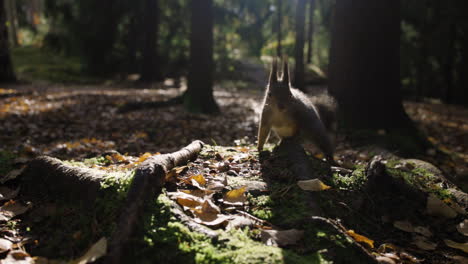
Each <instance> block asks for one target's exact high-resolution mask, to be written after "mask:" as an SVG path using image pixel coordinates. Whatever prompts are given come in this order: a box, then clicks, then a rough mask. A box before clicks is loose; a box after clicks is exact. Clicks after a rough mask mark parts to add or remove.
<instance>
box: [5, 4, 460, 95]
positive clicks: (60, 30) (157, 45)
mask: <svg viewBox="0 0 468 264" xmlns="http://www.w3.org/2000/svg"><path fill="white" fill-rule="evenodd" d="M192 1H193V0H158V1H156V0H154V1H150V0H137V1H132V2H129V1H123V0H113V1H111V0H101V1H94V0H81V1H70V0H4V1H2V7H3V8H4V11H5V19H6V24H5V25H6V27H7V28H8V39H9V42H10V45H9V46H10V47H11V48H12V49H11V51H12V52H13V59H14V62H15V69H16V70H17V73H18V75H19V76H20V77H21V76H22V73H23V72H27V73H31V72H38V75H40V74H39V72H40V73H41V74H45V73H48V74H50V73H51V72H55V73H56V74H55V75H56V76H55V77H57V78H55V79H54V80H59V81H60V78H59V77H60V76H58V72H61V73H63V75H66V74H67V73H70V72H73V73H83V74H90V75H94V76H97V77H98V78H102V77H105V78H115V77H118V78H126V76H128V75H131V74H137V75H138V76H139V77H140V79H141V80H145V79H146V80H147V81H159V80H164V79H166V78H175V79H176V80H179V79H180V78H182V77H186V76H187V75H188V74H189V69H190V57H189V56H190V52H189V51H190V19H189V17H190V14H191V7H190V3H191V2H192ZM335 2H336V1H333V0H290V1H284V0H262V1H251V0H213V49H212V50H213V65H214V66H213V80H214V81H218V80H221V79H235V80H238V79H242V78H244V77H245V76H246V74H244V73H245V71H248V70H249V69H250V68H249V67H246V64H252V63H254V64H262V63H268V62H269V61H270V60H271V57H272V56H277V55H280V54H282V55H288V56H289V57H290V58H291V60H297V61H296V63H298V65H304V70H303V72H304V74H303V79H304V81H303V83H304V86H308V85H310V84H313V83H323V84H325V83H326V81H327V79H328V77H327V75H328V65H329V47H330V35H331V34H330V33H331V26H332V20H333V19H332V18H333V14H334V13H335V11H334V10H335ZM298 7H300V8H298ZM298 10H299V11H301V12H300V14H299V13H298V12H297V11H298ZM400 11H401V19H400V26H401V35H400V42H399V44H400V55H401V57H400V58H401V60H400V76H401V86H402V93H403V96H404V97H405V98H408V97H411V98H415V99H423V98H435V99H440V100H442V101H444V102H448V103H458V104H468V89H466V87H467V85H468V74H467V69H468V65H467V57H468V55H467V54H468V40H467V32H468V16H466V12H467V11H468V4H467V2H466V1H463V0H453V1H441V0H418V1H401V5H400ZM302 13H304V14H302ZM297 18H300V20H301V21H304V22H301V23H300V25H301V26H300V27H296V26H299V24H298V23H296V19H297ZM363 27H365V28H367V27H368V28H372V27H373V25H371V24H367V25H364V26H363ZM299 31H303V34H302V35H303V37H302V38H300V39H299V38H296V36H300V35H301V34H296V33H300V32H299ZM295 47H297V48H296V51H297V53H296V55H295V52H294V50H295ZM301 47H302V48H301ZM2 52H4V50H2ZM361 52H365V50H363V51H361ZM41 54H47V56H43V57H40V58H41V59H42V58H44V57H45V58H46V59H48V58H49V59H51V58H55V57H54V56H55V55H60V56H61V58H65V61H61V63H60V65H62V66H61V67H62V69H60V68H58V66H55V68H54V70H53V71H51V70H50V68H44V67H43V68H41V67H38V66H37V65H34V63H36V60H35V59H34V58H39V56H40V55H41ZM49 54H53V55H54V56H50V55H49ZM298 54H302V59H303V60H304V61H303V62H302V63H301V62H300V59H301V58H300V57H297V56H298ZM362 55H364V54H362ZM26 57H27V58H28V59H25V58H26ZM15 58H16V59H15ZM357 60H359V54H358V56H357ZM37 61H38V62H37V63H39V61H40V60H39V59H38V60H37ZM356 63H358V62H356ZM2 65H3V64H2ZM33 65H34V66H33ZM56 65H57V63H56ZM292 65H294V63H293V64H292ZM42 66H44V65H42ZM67 67H68V68H67ZM296 71H298V73H297V75H299V76H298V77H299V79H300V78H302V77H301V76H300V75H301V74H300V72H301V67H297V69H296ZM293 72H294V70H293ZM63 79H64V81H66V80H65V79H67V78H63ZM69 79H71V80H74V81H76V80H77V79H78V81H79V78H69ZM82 79H83V78H82ZM299 86H302V85H301V84H300V85H299Z"/></svg>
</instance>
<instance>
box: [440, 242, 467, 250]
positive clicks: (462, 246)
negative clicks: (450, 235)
mask: <svg viewBox="0 0 468 264" xmlns="http://www.w3.org/2000/svg"><path fill="white" fill-rule="evenodd" d="M444 242H445V244H446V245H447V246H449V247H451V248H456V249H460V250H461V251H463V252H465V253H468V243H467V242H465V243H458V242H455V241H452V240H450V239H444Z"/></svg>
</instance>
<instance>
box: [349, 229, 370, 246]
mask: <svg viewBox="0 0 468 264" xmlns="http://www.w3.org/2000/svg"><path fill="white" fill-rule="evenodd" d="M346 234H348V235H349V236H351V237H352V238H354V240H356V242H362V243H365V244H367V245H368V246H369V247H371V248H374V240H371V239H369V238H367V237H365V236H363V235H359V234H358V233H356V232H354V230H348V231H346Z"/></svg>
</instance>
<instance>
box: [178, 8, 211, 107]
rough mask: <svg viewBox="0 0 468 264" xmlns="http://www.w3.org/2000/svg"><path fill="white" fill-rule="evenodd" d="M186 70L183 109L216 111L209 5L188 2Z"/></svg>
mask: <svg viewBox="0 0 468 264" xmlns="http://www.w3.org/2000/svg"><path fill="white" fill-rule="evenodd" d="M191 10H192V16H191V20H190V21H191V25H190V68H189V74H188V81H187V91H186V93H185V94H184V106H185V108H186V109H187V110H188V111H190V112H195V113H215V112H218V111H219V108H218V105H217V104H216V102H215V100H214V97H213V70H214V64H213V1H212V0H192V1H191Z"/></svg>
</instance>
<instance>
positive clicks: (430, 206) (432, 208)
mask: <svg viewBox="0 0 468 264" xmlns="http://www.w3.org/2000/svg"><path fill="white" fill-rule="evenodd" d="M426 211H427V213H428V214H430V215H436V216H441V217H444V218H455V217H456V216H457V212H456V211H455V210H453V209H452V208H450V206H448V205H447V204H446V203H444V202H443V201H441V200H440V199H439V198H438V197H437V196H436V195H435V194H433V193H431V194H429V196H428V197H427V205H426Z"/></svg>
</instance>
